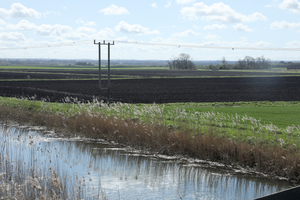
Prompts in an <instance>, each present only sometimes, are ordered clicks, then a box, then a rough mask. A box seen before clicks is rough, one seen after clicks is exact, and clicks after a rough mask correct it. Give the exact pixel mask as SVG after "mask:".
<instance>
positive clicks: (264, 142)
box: [0, 98, 300, 182]
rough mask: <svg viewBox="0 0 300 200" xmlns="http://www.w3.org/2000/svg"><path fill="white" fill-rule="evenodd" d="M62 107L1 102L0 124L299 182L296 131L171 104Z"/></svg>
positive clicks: (11, 100) (76, 104) (69, 104)
mask: <svg viewBox="0 0 300 200" xmlns="http://www.w3.org/2000/svg"><path fill="white" fill-rule="evenodd" d="M65 102H67V103H63V104H59V103H46V102H38V101H29V100H24V99H23V100H20V99H14V98H1V99H0V105H2V106H1V107H0V120H1V121H2V123H6V122H7V121H9V120H14V121H17V122H18V123H26V124H31V125H39V126H46V127H48V128H49V129H53V130H55V131H57V132H61V133H64V134H65V136H75V135H76V136H82V137H89V138H101V139H105V140H108V141H115V142H118V143H122V144H125V145H130V146H132V147H135V148H138V149H141V150H147V151H152V152H155V153H160V154H166V155H183V156H190V157H194V158H199V159H204V160H211V161H217V162H221V163H224V164H226V165H242V166H243V167H249V168H252V169H254V170H256V171H258V172H263V173H267V174H269V175H273V176H281V177H286V178H287V179H288V180H290V181H293V182H300V156H299V153H300V149H299V146H300V144H299V127H296V126H291V127H289V128H288V129H287V130H286V129H281V128H278V127H276V126H274V125H272V124H271V125H269V124H267V125H265V124H262V122H261V120H257V119H255V118H252V117H248V116H247V115H244V116H239V115H238V114H235V115H232V116H230V115H228V116H227V115H225V114H223V113H218V112H200V111H196V110H191V111H187V110H185V109H184V108H183V107H178V106H179V104H178V105H177V107H176V106H175V105H176V104H173V106H174V107H176V109H170V108H169V109H167V108H166V107H168V106H170V105H172V104H166V105H156V104H152V105H145V104H140V105H130V104H121V103H118V104H112V105H111V107H107V106H106V105H104V104H102V108H99V105H100V103H99V102H97V101H95V102H91V103H86V104H83V103H81V102H78V101H77V100H76V99H71V98H66V99H65ZM244 103H246V102H244ZM240 104H243V103H240ZM270 104H271V103H270ZM278 104H279V103H278ZM188 105H189V104H186V105H185V106H188ZM204 105H207V104H204ZM218 105H221V104H218ZM189 106H191V105H189ZM198 106H199V104H198ZM252 106H253V105H252ZM294 106H296V107H297V106H299V105H298V103H294ZM171 107H172V106H171ZM199 108H201V107H199ZM193 109H195V105H194V108H193Z"/></svg>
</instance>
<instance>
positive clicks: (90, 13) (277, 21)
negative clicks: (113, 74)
mask: <svg viewBox="0 0 300 200" xmlns="http://www.w3.org/2000/svg"><path fill="white" fill-rule="evenodd" d="M94 39H97V41H100V40H101V41H102V40H121V41H130V42H146V43H167V44H178V45H180V44H191V45H195V44H197V45H206V46H230V47H239V46H240V47H268V48H269V47H271V48H300V0H260V1H256V0H255V1H253V0H252V1H250V0H246V1H236V0H221V1H211V0H210V1H208V0H207V1H200V0H159V1H158V0H157V1H155V0H143V1H140V0H126V1H124V0H111V1H94V0H85V1H81V0H51V1H37V0H20V1H15V0H5V1H4V0H2V1H1V4H0V48H15V47H27V49H26V50H25V49H22V50H20V49H14V50H0V58H60V59H82V58H89V59H97V46H96V45H93V40H94ZM79 41H85V43H86V44H85V45H74V46H72V47H49V48H43V49H34V48H30V46H45V47H46V46H48V45H51V44H53V43H69V42H75V44H77V43H78V42H79ZM179 53H189V54H190V55H191V56H192V57H193V59H194V60H209V59H212V60H217V59H221V58H222V57H223V56H225V57H226V59H227V60H237V59H241V58H243V57H244V56H246V55H249V56H252V57H257V56H261V55H264V56H265V57H267V58H271V59H272V60H300V52H299V51H298V52H285V51H253V50H222V49H214V50H212V49H199V48H182V47H166V46H153V45H139V44H123V43H116V44H115V45H114V46H113V47H112V48H111V58H112V59H169V58H170V57H171V56H173V55H178V54H179ZM103 56H106V47H103Z"/></svg>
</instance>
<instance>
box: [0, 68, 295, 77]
mask: <svg viewBox="0 0 300 200" xmlns="http://www.w3.org/2000/svg"><path fill="white" fill-rule="evenodd" d="M98 73H99V72H98V70H84V69H83V70H78V69H74V70H70V69H65V70H64V69H60V70H53V69H48V70H47V69H44V70H40V69H24V70H22V71H19V70H9V71H3V70H2V71H1V70H0V79H27V78H28V76H30V79H87V78H98V76H99V74H98ZM102 74H103V75H106V74H107V70H102ZM287 75H289V76H290V75H295V76H296V75H299V73H291V72H290V73H275V72H263V71H261V72H259V71H257V72H247V71H211V70H197V71H180V70H156V69H154V70H153V69H152V70H147V69H138V70H122V69H118V70H116V69H111V76H112V78H118V77H125V78H126V77H137V78H147V77H182V76H185V77H189V76H199V77H219V76H229V77H237V76H239V77H241V76H287ZM105 77H106V76H105Z"/></svg>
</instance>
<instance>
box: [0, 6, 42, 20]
mask: <svg viewBox="0 0 300 200" xmlns="http://www.w3.org/2000/svg"><path fill="white" fill-rule="evenodd" d="M40 16H41V13H39V12H37V11H35V10H33V9H31V8H26V7H25V6H23V5H22V4H20V3H14V4H12V6H11V7H10V10H6V9H4V8H0V18H39V17H40Z"/></svg>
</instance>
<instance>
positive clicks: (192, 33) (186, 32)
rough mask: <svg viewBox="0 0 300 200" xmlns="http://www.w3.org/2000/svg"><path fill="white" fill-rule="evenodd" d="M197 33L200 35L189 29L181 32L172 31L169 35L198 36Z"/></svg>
mask: <svg viewBox="0 0 300 200" xmlns="http://www.w3.org/2000/svg"><path fill="white" fill-rule="evenodd" d="M198 35H200V34H199V33H196V32H195V31H192V30H191V29H189V30H187V31H184V32H181V33H173V34H172V35H171V37H188V36H198Z"/></svg>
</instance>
